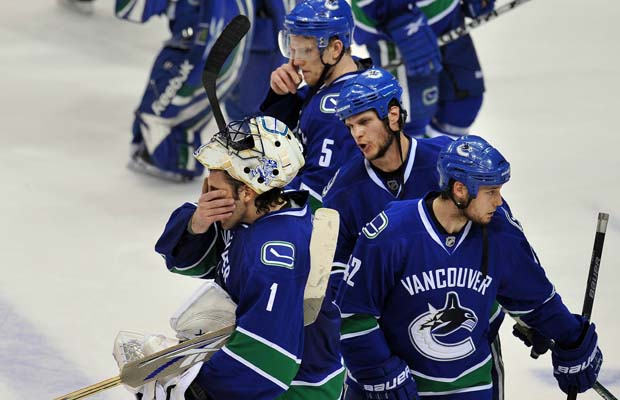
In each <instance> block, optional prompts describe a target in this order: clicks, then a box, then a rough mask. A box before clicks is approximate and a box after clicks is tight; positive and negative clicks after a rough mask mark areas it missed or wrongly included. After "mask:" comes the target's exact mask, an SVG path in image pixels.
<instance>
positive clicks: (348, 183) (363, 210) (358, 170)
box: [323, 137, 451, 274]
mask: <svg viewBox="0 0 620 400" xmlns="http://www.w3.org/2000/svg"><path fill="white" fill-rule="evenodd" d="M450 142H451V139H449V138H447V137H438V138H434V139H410V145H409V153H408V154H407V155H406V159H405V162H404V165H405V169H404V171H403V181H404V185H403V186H402V187H401V188H400V189H399V191H398V192H397V193H396V194H394V193H393V192H392V191H390V190H389V189H388V185H389V183H388V182H387V181H386V180H385V179H382V178H381V176H380V175H378V174H377V172H376V171H375V170H374V169H373V167H372V166H371V164H370V162H369V161H368V160H366V159H365V158H364V157H363V156H362V154H361V153H360V152H357V154H356V156H355V157H353V159H352V160H350V161H349V162H347V163H346V164H345V165H344V166H343V167H342V168H341V169H340V170H339V171H338V173H337V174H336V175H335V176H334V177H333V179H332V181H330V182H329V185H328V186H327V187H326V188H325V191H324V192H323V205H324V206H325V207H329V208H333V209H335V210H337V211H338V212H339V213H340V230H339V232H338V246H337V247H336V255H335V256H334V269H333V273H335V274H343V273H344V269H345V268H346V265H347V261H348V260H349V256H350V255H351V253H352V252H353V247H354V246H355V242H356V241H357V238H358V236H359V234H360V233H361V231H362V227H363V226H364V225H365V224H366V223H367V222H369V221H370V220H371V219H372V218H374V217H375V216H376V215H377V214H378V213H379V212H380V211H382V210H383V209H385V207H386V205H387V204H388V203H389V202H391V201H394V200H399V199H414V198H418V197H421V196H422V195H424V193H427V192H429V191H434V190H439V186H438V182H439V174H438V173H437V156H438V154H439V151H440V150H441V149H442V148H443V147H444V146H446V145H447V144H448V143H450Z"/></svg>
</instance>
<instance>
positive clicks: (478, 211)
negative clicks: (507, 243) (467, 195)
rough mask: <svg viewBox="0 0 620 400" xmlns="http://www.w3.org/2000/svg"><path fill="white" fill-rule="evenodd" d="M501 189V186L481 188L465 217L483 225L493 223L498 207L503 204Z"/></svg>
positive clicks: (467, 209) (466, 209) (466, 210)
mask: <svg viewBox="0 0 620 400" xmlns="http://www.w3.org/2000/svg"><path fill="white" fill-rule="evenodd" d="M501 188H502V187H501V186H480V187H479V188H478V195H477V196H476V198H475V199H473V200H472V201H471V203H469V206H468V207H467V208H465V210H464V212H465V216H466V217H467V218H468V219H470V220H471V221H472V222H474V223H477V224H481V225H486V224H488V223H489V222H491V218H493V214H494V213H495V211H496V210H497V207H499V206H501V205H502V204H503V201H502V195H501V193H500V190H501Z"/></svg>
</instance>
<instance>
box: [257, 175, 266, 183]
mask: <svg viewBox="0 0 620 400" xmlns="http://www.w3.org/2000/svg"><path fill="white" fill-rule="evenodd" d="M256 181H258V183H263V182H265V178H263V177H262V176H261V177H259V178H258V179H257V180H256Z"/></svg>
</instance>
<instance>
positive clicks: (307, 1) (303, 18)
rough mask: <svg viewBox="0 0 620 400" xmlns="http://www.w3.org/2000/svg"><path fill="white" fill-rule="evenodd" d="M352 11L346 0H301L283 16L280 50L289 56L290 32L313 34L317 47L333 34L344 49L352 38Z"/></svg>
mask: <svg viewBox="0 0 620 400" xmlns="http://www.w3.org/2000/svg"><path fill="white" fill-rule="evenodd" d="M354 26H355V23H354V22H353V14H352V13H351V7H350V6H349V4H348V3H347V2H346V0H304V1H302V2H301V3H299V4H298V5H297V6H296V7H295V8H293V10H292V11H291V12H290V13H289V14H288V15H287V16H286V17H285V18H284V28H283V29H282V30H281V31H280V34H279V37H278V39H279V40H278V41H279V45H280V51H281V52H282V55H283V56H284V57H286V58H291V48H290V44H291V43H290V41H291V38H290V36H291V35H299V36H310V37H314V38H316V41H317V46H318V48H319V50H320V51H322V50H323V49H325V48H326V47H327V45H328V44H329V39H330V38H332V37H334V36H337V37H338V39H340V40H341V41H342V43H343V45H344V48H345V49H348V48H349V47H351V42H352V38H353V27H354Z"/></svg>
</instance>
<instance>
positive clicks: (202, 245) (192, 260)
mask: <svg viewBox="0 0 620 400" xmlns="http://www.w3.org/2000/svg"><path fill="white" fill-rule="evenodd" d="M194 211H196V204H193V203H185V204H183V205H182V206H181V207H179V208H178V209H176V210H175V211H174V212H173V213H172V215H171V216H170V219H169V220H168V223H167V224H166V227H165V228H164V232H163V233H162V234H161V236H160V238H159V239H158V240H157V243H156V244H155V251H156V252H157V253H158V254H160V255H161V256H162V257H163V258H164V260H165V261H166V267H167V268H168V270H169V271H171V272H174V273H178V274H181V275H188V276H192V277H196V278H213V277H214V276H215V268H216V266H217V263H218V260H219V256H220V254H219V252H220V251H221V249H222V248H223V243H224V241H223V238H222V234H223V233H222V229H221V227H220V226H219V224H213V225H212V226H211V228H210V229H209V230H208V231H207V232H205V233H203V234H199V235H192V234H191V233H189V231H188V230H187V226H188V224H189V221H190V219H191V217H192V215H193V214H194Z"/></svg>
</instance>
